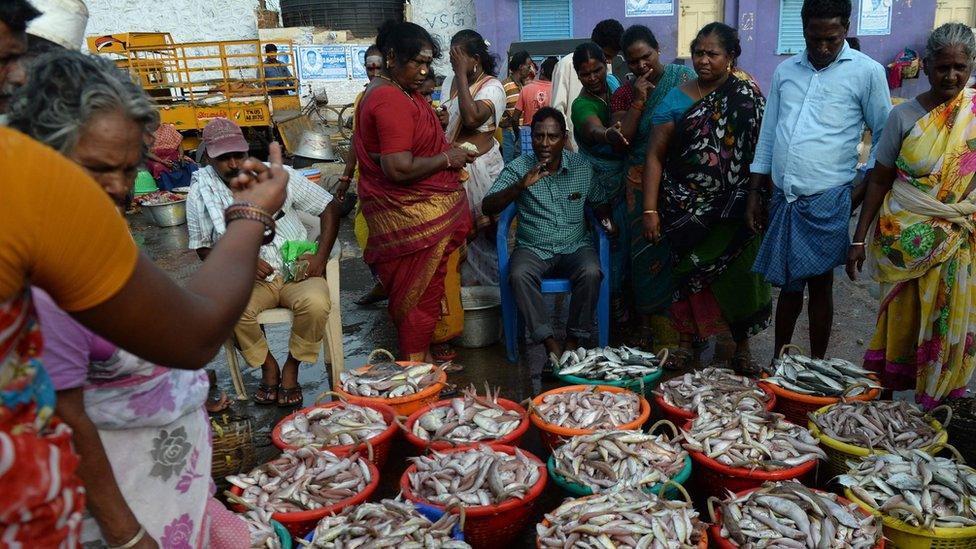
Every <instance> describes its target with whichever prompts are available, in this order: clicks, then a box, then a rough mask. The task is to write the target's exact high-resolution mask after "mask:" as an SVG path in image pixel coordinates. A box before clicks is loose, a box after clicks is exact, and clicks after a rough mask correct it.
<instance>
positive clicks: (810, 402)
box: [759, 374, 881, 425]
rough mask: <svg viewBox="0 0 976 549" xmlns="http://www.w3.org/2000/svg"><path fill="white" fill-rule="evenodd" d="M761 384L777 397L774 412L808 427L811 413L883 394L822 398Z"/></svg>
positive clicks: (872, 391)
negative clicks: (826, 407) (842, 402)
mask: <svg viewBox="0 0 976 549" xmlns="http://www.w3.org/2000/svg"><path fill="white" fill-rule="evenodd" d="M763 377H764V378H765V377H767V375H766V374H763ZM868 377H870V378H871V379H873V380H874V381H876V382H877V381H878V378H876V377H874V376H873V375H870V376H868ZM878 383H880V382H878ZM759 384H760V385H763V386H766V387H767V388H768V389H769V390H770V391H772V392H773V394H775V395H776V408H774V410H775V411H777V412H779V413H781V414H783V415H784V416H786V420H787V421H789V422H791V423H795V424H797V425H806V424H807V421H808V420H809V419H810V416H809V414H810V412H815V411H817V410H819V409H820V408H823V407H824V406H830V405H831V404H837V403H838V402H840V401H841V400H846V401H848V402H850V401H852V400H874V399H876V398H878V396H879V395H880V394H881V389H871V390H870V391H868V392H866V393H863V394H860V395H857V396H853V397H821V396H810V395H804V394H800V393H795V392H793V391H790V390H788V389H784V388H782V387H780V386H779V385H775V384H773V383H766V382H763V381H760V382H759Z"/></svg>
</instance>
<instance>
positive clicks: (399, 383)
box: [339, 362, 443, 398]
mask: <svg viewBox="0 0 976 549" xmlns="http://www.w3.org/2000/svg"><path fill="white" fill-rule="evenodd" d="M442 368H443V366H441V367H438V366H435V365H433V364H417V365H414V366H406V367H401V366H399V365H397V364H396V363H395V362H378V363H376V364H371V365H370V366H369V368H367V369H365V370H362V371H358V370H346V371H345V372H342V373H340V374H339V384H340V385H342V389H343V390H344V391H346V392H347V393H349V394H351V395H354V396H363V397H379V398H397V397H402V396H407V395H412V394H415V393H418V392H420V391H422V390H423V389H426V388H427V387H429V386H430V385H433V384H434V383H436V382H437V381H438V379H439V378H440V373H441V369H442Z"/></svg>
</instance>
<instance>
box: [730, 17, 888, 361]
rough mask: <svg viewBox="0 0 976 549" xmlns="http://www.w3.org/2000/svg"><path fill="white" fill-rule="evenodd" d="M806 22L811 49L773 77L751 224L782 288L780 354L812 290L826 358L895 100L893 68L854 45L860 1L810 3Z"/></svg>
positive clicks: (815, 332) (761, 261)
mask: <svg viewBox="0 0 976 549" xmlns="http://www.w3.org/2000/svg"><path fill="white" fill-rule="evenodd" d="M801 17H802V19H803V37H804V39H805V41H806V49H805V50H804V51H803V52H801V53H800V54H798V55H796V56H794V57H792V58H790V59H788V60H786V61H784V62H783V63H782V64H780V66H779V67H777V68H776V72H775V73H774V74H773V82H772V85H771V87H770V91H769V97H768V98H767V100H766V114H765V116H764V118H763V124H762V130H761V133H760V136H759V143H758V145H757V146H756V155H755V159H754V160H753V163H752V166H751V169H752V174H753V175H752V182H751V188H750V193H749V201H748V205H747V208H746V222H747V223H748V224H749V226H750V228H752V230H753V231H755V232H759V231H762V230H763V229H766V234H765V236H764V238H763V244H762V248H761V249H760V250H759V255H758V256H757V258H756V263H755V266H754V267H753V270H754V271H755V272H758V273H761V274H762V275H764V276H765V277H766V280H768V281H769V282H770V283H772V284H773V285H775V286H779V287H780V288H782V291H781V292H780V296H779V300H778V302H777V304H776V328H775V330H776V336H775V341H776V347H775V348H776V349H777V350H778V349H780V348H781V347H782V346H783V345H785V344H787V343H789V342H790V341H791V340H792V338H793V331H794V329H795V328H796V320H797V318H798V317H799V315H800V312H801V310H802V309H803V290H804V287H806V286H809V291H810V301H809V309H808V311H807V313H808V315H809V317H810V350H811V352H812V354H813V355H814V356H817V357H822V356H824V354H825V353H826V352H827V343H828V342H829V340H830V327H831V323H832V322H833V291H832V289H833V269H834V267H836V266H838V265H843V264H844V262H845V260H846V257H847V248H848V247H849V246H850V237H849V236H848V220H849V219H850V214H851V183H852V181H853V180H854V177H855V174H856V171H855V168H856V166H857V144H858V143H859V142H860V140H861V135H862V132H863V130H864V126H865V125H867V127H868V128H869V129H870V130H871V131H872V133H873V136H874V142H875V143H878V141H879V140H880V137H881V130H882V128H883V127H884V124H885V122H886V121H887V119H888V113H889V112H890V111H891V96H890V95H889V93H888V83H887V79H886V78H885V71H884V68H883V67H882V66H881V65H880V64H878V63H877V62H876V61H874V60H872V59H871V58H870V57H868V56H866V55H864V54H862V53H861V52H859V51H856V50H853V49H851V47H850V46H849V45H848V44H847V42H846V40H845V38H846V37H847V32H848V29H849V27H850V17H851V2H850V0H804V2H803V8H802V11H801ZM873 156H874V155H873V154H872V160H871V163H873ZM869 166H870V164H869ZM770 194H771V195H772V200H771V202H770V204H769V209H768V227H767V224H766V222H767V215H766V213H767V210H766V204H765V199H766V198H768V197H769V195H770Z"/></svg>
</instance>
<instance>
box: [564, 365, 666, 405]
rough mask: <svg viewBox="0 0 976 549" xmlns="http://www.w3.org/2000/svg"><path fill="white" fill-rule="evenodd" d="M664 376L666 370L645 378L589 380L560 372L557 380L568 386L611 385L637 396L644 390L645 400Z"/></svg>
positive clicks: (660, 369)
mask: <svg viewBox="0 0 976 549" xmlns="http://www.w3.org/2000/svg"><path fill="white" fill-rule="evenodd" d="M663 375H664V368H658V371H656V372H654V373H652V374H647V375H646V376H644V377H639V378H632V379H619V380H615V381H607V380H597V379H587V378H585V377H577V376H570V375H561V374H559V373H558V372H557V373H556V378H557V379H559V380H560V381H562V382H563V383H565V384H567V385H609V386H611V387H621V388H623V389H628V390H631V391H633V392H635V393H637V394H641V389H643V394H644V398H646V399H650V398H651V397H652V395H653V393H654V387H656V386H657V382H658V381H660V380H661V376H663Z"/></svg>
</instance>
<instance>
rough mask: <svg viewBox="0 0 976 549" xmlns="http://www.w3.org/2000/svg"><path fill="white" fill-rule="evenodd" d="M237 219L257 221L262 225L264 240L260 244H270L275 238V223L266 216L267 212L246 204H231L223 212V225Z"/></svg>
mask: <svg viewBox="0 0 976 549" xmlns="http://www.w3.org/2000/svg"><path fill="white" fill-rule="evenodd" d="M238 219H249V220H251V221H257V222H259V223H261V224H263V225H264V239H263V240H262V241H261V244H262V245H263V244H270V243H271V242H272V241H273V240H274V237H275V221H274V219H273V218H272V217H271V216H270V215H268V212H266V211H264V210H263V209H261V208H259V207H257V206H255V205H253V204H250V203H248V202H240V203H235V204H231V205H230V206H228V207H227V209H226V210H224V224H226V225H230V223H231V222H232V221H237V220H238Z"/></svg>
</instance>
